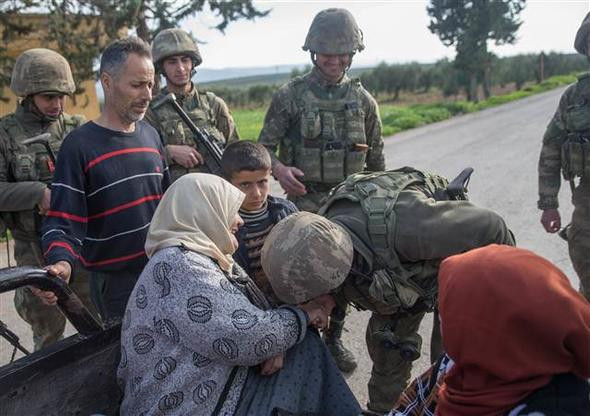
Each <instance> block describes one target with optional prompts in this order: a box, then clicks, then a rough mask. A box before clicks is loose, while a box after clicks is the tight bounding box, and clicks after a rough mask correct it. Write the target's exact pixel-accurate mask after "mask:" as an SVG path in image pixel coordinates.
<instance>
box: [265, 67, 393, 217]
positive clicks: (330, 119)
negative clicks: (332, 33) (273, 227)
mask: <svg viewBox="0 0 590 416" xmlns="http://www.w3.org/2000/svg"><path fill="white" fill-rule="evenodd" d="M258 141H259V142H260V143H261V144H263V145H264V146H265V147H266V148H267V149H268V150H269V152H270V154H271V155H272V157H273V165H274V164H275V163H276V162H277V161H279V162H281V163H282V164H284V165H286V166H295V167H296V168H298V169H300V170H301V171H303V173H304V175H305V176H303V178H302V179H301V182H302V183H303V184H304V185H305V187H306V188H307V194H305V195H303V196H289V199H290V200H291V201H293V202H294V203H295V205H297V208H299V209H300V210H302V211H309V212H317V210H318V209H319V208H320V206H321V205H322V203H323V202H324V201H325V199H326V197H327V196H328V192H329V191H330V189H331V188H332V187H334V186H335V185H337V184H338V183H340V182H342V181H343V180H344V179H345V178H346V177H347V176H348V175H350V174H352V173H356V172H360V171H363V170H369V171H379V170H383V169H385V161H384V157H383V138H382V137H381V119H380V118H379V108H378V106H377V102H376V101H375V99H374V98H373V97H372V96H371V94H369V93H368V92H367V90H365V89H364V88H363V87H362V85H361V83H360V81H359V80H358V79H351V78H349V77H348V76H346V75H344V77H343V78H342V80H341V81H340V82H339V83H338V84H336V85H332V84H329V83H328V82H327V81H326V80H325V79H324V78H323V77H322V75H321V73H320V71H319V69H317V68H314V69H312V70H311V72H309V73H308V74H306V75H304V76H303V77H298V78H295V79H294V80H292V81H291V82H289V83H288V84H287V85H284V86H283V87H281V89H280V90H279V91H277V92H276V93H275V94H274V96H273V99H272V102H271V105H270V108H269V109H268V112H267V113H266V117H265V119H264V126H263V128H262V131H261V132H260V137H259V139H258ZM277 148H278V158H277V157H276V156H275V153H276V151H277Z"/></svg>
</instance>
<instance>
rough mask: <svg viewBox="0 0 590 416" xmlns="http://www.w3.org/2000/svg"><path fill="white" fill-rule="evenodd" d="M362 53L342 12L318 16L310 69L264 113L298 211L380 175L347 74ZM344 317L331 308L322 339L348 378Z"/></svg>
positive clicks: (375, 112)
mask: <svg viewBox="0 0 590 416" xmlns="http://www.w3.org/2000/svg"><path fill="white" fill-rule="evenodd" d="M364 48H365V46H364V43H363V34H362V32H361V30H360V29H359V27H358V26H357V24H356V22H355V20H354V17H353V16H352V15H351V14H350V12H349V11H348V10H345V9H335V8H332V9H326V10H323V11H321V12H319V13H318V14H317V15H316V17H315V18H314V19H313V22H312V23H311V27H310V28H309V32H308V34H307V37H306V39H305V43H304V45H303V50H304V51H309V53H310V55H311V60H312V62H313V64H314V67H313V69H312V70H311V71H310V72H309V73H308V74H306V75H304V76H302V77H298V78H295V79H293V80H292V81H291V82H289V83H288V84H286V85H284V86H282V87H281V88H280V89H279V90H278V91H277V92H276V93H275V94H274V96H273V99H272V102H271V104H270V108H269V109H268V112H267V113H266V117H265V119H264V126H263V128H262V131H261V133H260V137H259V142H260V143H262V144H263V145H264V146H266V147H267V149H268V150H269V152H270V154H271V155H272V157H273V160H272V172H273V175H274V177H275V178H276V179H277V180H278V181H279V183H280V185H281V187H282V188H283V189H284V190H285V192H286V193H287V197H288V199H290V200H291V201H293V202H294V203H295V205H297V207H298V208H299V209H300V210H303V211H310V212H316V211H317V210H318V209H319V207H320V206H321V205H322V203H323V202H324V200H325V199H326V197H327V195H328V192H329V190H330V189H331V188H332V187H333V186H334V185H336V184H338V183H339V182H341V181H343V180H344V179H345V178H346V177H347V176H348V175H350V174H352V173H355V172H360V171H363V170H369V171H379V170H383V169H385V162H384V157H383V138H382V137H381V119H380V118H379V109H378V106H377V102H376V101H375V99H374V98H373V97H372V96H371V94H369V93H368V92H367V90H365V89H364V88H363V86H362V85H361V83H360V81H359V80H358V79H351V78H349V77H348V76H347V75H346V72H347V71H348V69H349V68H350V65H351V64H352V58H353V56H354V54H355V53H356V52H357V51H358V52H360V51H362V50H363V49H364ZM277 149H278V157H276V156H275V154H276V152H277ZM344 316H345V311H344V310H341V309H338V308H337V309H335V311H334V313H333V315H332V319H331V323H330V328H329V329H328V330H327V331H326V332H325V334H324V337H325V341H326V344H327V345H328V348H329V349H330V351H331V352H332V354H333V355H334V358H335V359H336V362H337V363H338V366H339V367H340V369H341V370H342V371H345V372H349V371H353V370H354V369H355V368H356V361H355V358H354V356H353V354H352V353H351V352H350V351H349V350H348V349H346V348H345V347H344V346H343V345H342V342H341V340H340V336H341V333H342V328H343V324H344Z"/></svg>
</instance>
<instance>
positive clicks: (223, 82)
mask: <svg viewBox="0 0 590 416" xmlns="http://www.w3.org/2000/svg"><path fill="white" fill-rule="evenodd" d="M293 68H299V69H300V68H301V66H297V65H293V66H292V67H291V68H290V69H289V70H288V71H284V72H281V73H266V74H256V75H249V76H248V75H246V76H240V77H235V78H227V79H220V80H215V81H209V82H207V81H203V80H202V79H201V76H200V73H197V76H196V77H195V79H196V80H197V82H198V84H199V85H201V86H203V87H207V88H218V87H234V88H248V87H251V86H252V85H269V84H270V85H281V84H284V83H285V82H287V81H289V80H290V79H291V71H292V70H293ZM370 69H372V68H368V67H367V68H353V69H351V70H350V72H349V75H350V76H353V77H356V76H359V75H360V74H361V73H362V72H365V71H368V70H370Z"/></svg>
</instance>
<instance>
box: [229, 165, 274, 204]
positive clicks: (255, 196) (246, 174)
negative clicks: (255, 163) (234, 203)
mask: <svg viewBox="0 0 590 416" xmlns="http://www.w3.org/2000/svg"><path fill="white" fill-rule="evenodd" d="M269 181H270V169H264V170H242V171H240V172H238V173H234V175H233V177H232V179H231V183H232V185H234V186H235V187H237V188H238V189H239V190H240V191H242V192H243V193H245V194H246V198H245V199H244V202H242V209H243V210H244V211H256V210H258V209H260V208H262V207H263V206H264V203H265V202H266V198H267V197H268V191H269V187H270V185H269V183H270V182H269Z"/></svg>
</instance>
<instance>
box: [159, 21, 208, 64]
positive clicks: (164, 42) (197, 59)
mask: <svg viewBox="0 0 590 416" xmlns="http://www.w3.org/2000/svg"><path fill="white" fill-rule="evenodd" d="M174 55H187V56H190V57H191V59H192V60H193V65H194V66H198V65H200V64H201V62H203V58H201V53H200V52H199V48H198V47H197V43H196V42H195V41H194V40H193V38H192V37H191V35H189V34H188V33H187V32H185V31H184V30H182V29H164V30H162V31H161V32H160V33H158V34H157V35H156V37H155V38H154V42H153V44H152V57H153V60H154V65H156V66H158V64H159V63H161V61H162V60H163V59H165V58H169V57H170V56H174Z"/></svg>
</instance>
